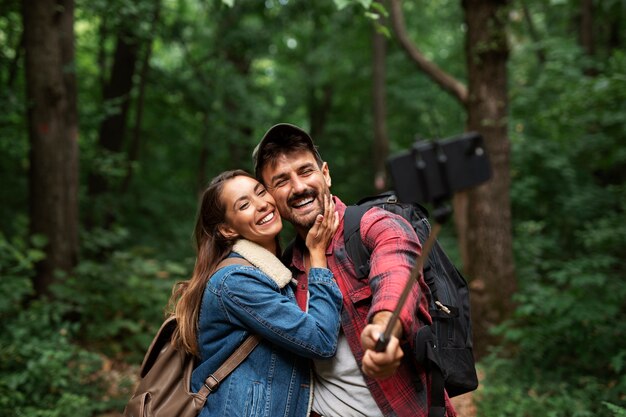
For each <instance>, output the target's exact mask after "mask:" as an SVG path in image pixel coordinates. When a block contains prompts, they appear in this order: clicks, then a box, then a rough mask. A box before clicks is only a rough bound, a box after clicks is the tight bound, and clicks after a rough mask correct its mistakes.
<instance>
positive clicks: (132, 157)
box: [120, 2, 161, 194]
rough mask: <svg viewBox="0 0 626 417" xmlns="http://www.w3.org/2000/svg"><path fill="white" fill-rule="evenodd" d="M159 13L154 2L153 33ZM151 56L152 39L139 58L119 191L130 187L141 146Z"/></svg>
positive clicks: (158, 8)
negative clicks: (129, 136)
mask: <svg viewBox="0 0 626 417" xmlns="http://www.w3.org/2000/svg"><path fill="white" fill-rule="evenodd" d="M160 13H161V3H160V2H157V3H156V4H155V9H154V13H153V15H152V21H151V22H150V26H151V32H152V33H154V31H155V30H156V27H157V24H158V22H159V15H160ZM151 56H152V41H151V40H149V41H147V42H146V44H145V50H144V53H143V58H142V60H141V68H140V69H139V88H138V90H139V93H138V94H137V103H136V105H135V109H136V110H135V121H134V124H133V134H132V138H131V142H130V146H129V148H128V166H127V168H126V175H125V176H124V180H123V181H122V186H121V187H120V192H121V193H122V194H125V193H126V192H127V191H128V188H129V187H130V183H131V180H132V178H133V168H134V162H136V161H137V160H138V159H139V150H140V148H141V123H142V121H143V110H144V102H145V97H146V85H147V83H148V72H149V71H150V57H151Z"/></svg>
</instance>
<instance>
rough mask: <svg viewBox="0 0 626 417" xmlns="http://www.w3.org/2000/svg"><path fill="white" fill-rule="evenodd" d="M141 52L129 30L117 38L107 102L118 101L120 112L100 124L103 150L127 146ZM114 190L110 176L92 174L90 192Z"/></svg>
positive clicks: (107, 84)
mask: <svg viewBox="0 0 626 417" xmlns="http://www.w3.org/2000/svg"><path fill="white" fill-rule="evenodd" d="M137 55H138V41H137V39H136V37H135V36H134V35H133V34H132V33H129V32H126V31H125V32H123V33H120V34H119V35H118V37H117V43H116V47H115V54H114V57H113V67H112V69H111V76H110V77H109V81H108V82H107V83H106V85H105V87H104V93H103V95H104V97H103V98H104V101H105V103H108V104H109V105H110V104H114V105H115V106H116V107H117V111H115V112H114V113H113V114H111V115H109V116H108V117H106V118H105V119H104V120H103V121H102V124H101V125H100V130H99V135H98V145H99V147H100V148H101V149H104V150H107V151H110V152H112V153H119V152H121V151H122V149H123V144H124V137H125V134H126V127H127V119H128V109H129V105H130V93H131V90H132V88H133V76H134V75H135V67H136V62H137ZM109 189H110V184H108V183H107V179H106V178H104V177H103V176H102V175H100V174H99V173H92V174H91V175H90V176H89V194H90V195H91V196H97V195H99V194H102V193H104V192H106V191H108V190H109Z"/></svg>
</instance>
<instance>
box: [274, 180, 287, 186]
mask: <svg viewBox="0 0 626 417" xmlns="http://www.w3.org/2000/svg"><path fill="white" fill-rule="evenodd" d="M285 184H287V180H279V181H276V182H275V183H274V188H280V187H282V186H283V185H285Z"/></svg>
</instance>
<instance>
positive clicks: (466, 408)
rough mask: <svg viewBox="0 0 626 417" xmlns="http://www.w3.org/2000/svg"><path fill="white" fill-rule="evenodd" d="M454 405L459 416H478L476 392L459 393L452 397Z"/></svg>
mask: <svg viewBox="0 0 626 417" xmlns="http://www.w3.org/2000/svg"><path fill="white" fill-rule="evenodd" d="M450 401H452V405H453V406H454V409H455V410H456V415H457V417H476V404H475V403H474V393H473V392H468V393H467V394H463V395H459V396H458V397H454V398H452V399H451V400H450Z"/></svg>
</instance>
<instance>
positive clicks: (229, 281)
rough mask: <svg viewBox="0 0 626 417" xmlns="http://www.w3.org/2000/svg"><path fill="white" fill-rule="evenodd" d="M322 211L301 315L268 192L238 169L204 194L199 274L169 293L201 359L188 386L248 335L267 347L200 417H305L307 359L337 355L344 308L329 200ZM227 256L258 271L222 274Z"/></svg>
mask: <svg viewBox="0 0 626 417" xmlns="http://www.w3.org/2000/svg"><path fill="white" fill-rule="evenodd" d="M326 207H327V209H326V210H325V212H324V214H323V215H318V217H317V219H316V223H315V225H314V227H313V228H312V229H311V232H310V233H309V235H308V236H307V238H306V244H307V247H308V248H309V251H310V252H311V265H310V271H309V303H308V304H309V307H308V312H304V311H302V310H301V309H300V307H298V305H297V304H296V302H295V296H294V293H293V290H292V288H291V287H290V284H291V281H292V276H291V272H290V271H289V270H288V269H287V268H286V267H285V266H284V265H283V264H282V263H281V262H280V260H279V259H278V258H277V257H276V255H277V254H278V252H279V245H278V237H277V236H278V233H279V232H280V230H281V229H282V221H281V218H280V215H279V214H278V210H277V209H276V206H275V202H274V199H273V198H272V196H271V195H270V193H268V192H267V191H266V190H265V188H264V187H263V185H262V184H260V183H259V182H258V181H257V180H256V179H254V178H253V177H252V176H251V175H250V174H248V173H246V172H245V171H241V170H236V171H227V172H225V173H223V174H221V175H219V176H217V177H216V178H214V179H213V181H211V183H210V185H209V187H208V188H207V189H206V190H205V192H204V194H203V196H202V201H201V205H200V210H199V212H198V219H197V222H196V228H195V238H196V244H197V251H198V255H197V256H198V257H197V260H196V265H195V268H194V272H193V276H192V278H191V279H190V280H189V281H186V282H184V283H182V284H181V285H179V287H178V288H177V291H176V292H175V293H174V294H173V300H178V302H177V304H176V310H175V314H176V317H177V321H178V325H179V333H178V334H177V335H176V336H175V337H176V339H177V341H178V342H179V344H180V345H181V346H182V347H184V348H185V349H186V350H187V351H189V352H191V353H193V354H194V355H196V356H197V357H198V362H197V366H196V368H195V370H194V373H193V376H192V389H194V390H195V391H198V390H199V389H200V387H201V386H202V384H203V383H204V380H205V379H206V378H207V376H208V375H209V374H211V373H212V372H214V371H215V370H216V369H217V368H218V367H219V366H220V365H221V364H222V363H223V362H224V361H225V360H226V359H227V358H228V356H229V355H230V354H231V353H232V352H234V351H235V349H236V348H237V347H238V346H239V345H240V344H241V343H242V342H243V341H244V340H245V339H246V337H247V336H248V335H249V334H250V333H255V334H258V335H260V336H261V338H262V340H261V342H260V343H259V345H258V346H257V347H256V349H254V350H253V351H252V353H251V354H250V355H249V356H248V357H247V358H246V360H245V361H244V362H243V363H242V364H241V365H239V367H237V368H236V369H235V371H233V373H232V374H230V375H229V376H228V377H227V378H225V379H224V381H222V382H221V384H220V386H219V389H217V390H216V391H215V392H214V393H212V394H211V395H210V396H209V398H208V400H207V402H206V404H205V406H204V408H203V410H202V412H201V413H200V416H201V417H202V416H209V415H210V416H270V417H273V416H278V415H280V416H308V415H309V412H310V403H311V395H312V392H311V390H310V380H309V378H310V363H309V360H308V359H307V358H328V357H331V356H332V355H334V354H335V349H336V347H337V335H338V333H339V313H340V311H341V293H340V291H339V288H338V287H337V285H336V283H335V282H334V279H333V276H332V273H331V272H330V270H328V269H327V268H326V254H325V251H326V247H327V246H328V243H329V242H330V240H331V238H332V236H333V234H334V232H335V230H336V228H337V225H338V219H337V218H336V214H335V209H334V205H333V204H332V199H331V198H330V197H329V196H327V197H326ZM227 257H243V258H244V259H246V260H247V261H248V262H250V263H251V264H252V265H254V266H246V265H240V264H235V265H229V266H225V267H222V268H219V269H218V264H219V263H220V262H221V261H222V260H223V259H225V258H227ZM196 329H197V330H196Z"/></svg>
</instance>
